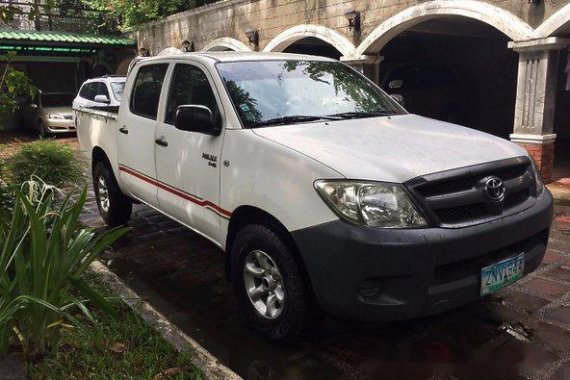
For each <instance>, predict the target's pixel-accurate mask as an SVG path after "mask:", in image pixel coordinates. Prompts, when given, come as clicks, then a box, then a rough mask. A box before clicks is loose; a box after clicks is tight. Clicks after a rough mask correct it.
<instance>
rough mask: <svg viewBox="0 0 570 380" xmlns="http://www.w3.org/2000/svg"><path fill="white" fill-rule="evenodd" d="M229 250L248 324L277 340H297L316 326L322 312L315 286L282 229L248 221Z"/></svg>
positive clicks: (241, 304)
mask: <svg viewBox="0 0 570 380" xmlns="http://www.w3.org/2000/svg"><path fill="white" fill-rule="evenodd" d="M230 254H231V259H232V279H233V282H234V291H235V293H236V296H237V299H238V302H239V305H240V308H241V312H242V315H243V317H244V319H245V321H246V322H247V323H248V324H249V325H251V326H252V327H253V328H254V329H256V330H258V331H260V332H261V333H262V334H263V335H264V336H265V337H266V338H268V339H270V340H273V341H278V342H290V341H293V340H295V339H296V338H298V337H299V336H300V334H301V333H302V332H303V331H305V330H306V329H308V328H309V327H313V326H314V323H313V322H314V321H315V319H316V316H317V315H318V312H317V311H316V310H317V307H316V303H315V302H314V298H313V297H312V292H311V289H310V288H309V286H308V284H307V283H306V281H305V280H304V278H303V276H302V274H301V273H302V272H301V269H300V268H299V266H298V264H297V262H296V261H295V259H294V256H293V252H292V251H291V249H290V248H289V247H288V246H287V244H285V242H284V239H283V238H282V237H281V235H280V234H279V233H278V232H276V231H274V230H273V229H270V228H268V227H266V226H262V225H256V224H252V225H248V226H246V227H244V228H242V229H241V230H240V231H239V232H238V234H237V236H236V239H235V240H234V243H233V244H232V249H231V252H230Z"/></svg>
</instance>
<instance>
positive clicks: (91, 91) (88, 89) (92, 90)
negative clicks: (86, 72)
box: [79, 82, 99, 100]
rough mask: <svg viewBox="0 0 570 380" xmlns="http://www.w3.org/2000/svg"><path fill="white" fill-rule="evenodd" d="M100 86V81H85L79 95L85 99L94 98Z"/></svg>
mask: <svg viewBox="0 0 570 380" xmlns="http://www.w3.org/2000/svg"><path fill="white" fill-rule="evenodd" d="M98 87H99V82H89V83H85V84H84V85H83V87H81V90H80V91H79V96H81V97H82V98H83V99H87V100H93V99H95V95H97V88H98Z"/></svg>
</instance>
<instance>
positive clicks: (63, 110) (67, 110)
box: [42, 106, 73, 115]
mask: <svg viewBox="0 0 570 380" xmlns="http://www.w3.org/2000/svg"><path fill="white" fill-rule="evenodd" d="M42 110H43V112H45V113H46V114H48V113H60V114H62V115H71V114H73V110H72V109H71V106H57V107H43V108H42Z"/></svg>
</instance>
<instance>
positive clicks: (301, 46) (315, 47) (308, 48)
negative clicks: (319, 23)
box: [283, 37, 342, 60]
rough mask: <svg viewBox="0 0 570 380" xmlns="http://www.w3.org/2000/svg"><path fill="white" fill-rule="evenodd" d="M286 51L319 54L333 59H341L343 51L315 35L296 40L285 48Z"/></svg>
mask: <svg viewBox="0 0 570 380" xmlns="http://www.w3.org/2000/svg"><path fill="white" fill-rule="evenodd" d="M283 52H285V53H295V54H308V55H318V56H321V57H327V58H332V59H337V60H338V59H340V57H341V56H342V53H341V52H340V51H338V50H337V49H336V48H335V47H334V46H332V45H331V44H329V43H327V42H325V41H323V40H320V39H318V38H315V37H306V38H302V39H300V40H298V41H295V42H294V43H292V44H291V45H289V46H287V48H285V49H284V50H283Z"/></svg>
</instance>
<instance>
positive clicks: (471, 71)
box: [356, 0, 532, 138]
mask: <svg viewBox="0 0 570 380" xmlns="http://www.w3.org/2000/svg"><path fill="white" fill-rule="evenodd" d="M531 33H532V28H531V27H530V26H528V25H527V24H526V23H524V22H523V21H522V20H520V19H518V18H517V17H516V16H514V15H512V14H511V13H509V12H507V11H505V10H503V9H500V8H497V7H494V6H492V5H490V4H487V3H483V2H479V1H469V0H465V1H462V0H457V1H447V0H441V1H432V2H428V3H423V4H421V5H418V6H415V7H411V8H409V9H407V10H405V11H403V12H401V13H399V14H397V15H395V16H393V17H391V18H390V19H388V20H386V21H385V22H383V23H382V24H381V25H379V26H378V27H377V28H376V29H375V30H373V31H372V32H371V33H370V34H369V35H368V37H367V38H366V39H365V40H364V41H363V42H362V44H361V45H360V46H359V47H358V48H357V50H356V54H357V56H358V55H362V54H368V55H375V54H379V55H381V56H382V57H383V60H382V61H381V62H380V64H379V65H378V68H377V69H378V71H379V75H378V78H379V85H380V86H381V87H382V88H383V89H384V90H386V91H387V92H388V93H390V94H397V95H401V96H402V97H403V101H404V105H405V107H406V108H407V109H408V110H409V111H410V112H413V113H417V114H420V115H424V116H427V117H432V118H436V119H440V120H444V121H449V122H454V123H458V124H462V125H465V126H468V127H472V128H475V129H478V130H482V131H485V132H488V133H491V134H494V135H497V136H500V137H504V138H508V137H509V134H510V133H512V130H513V122H514V110H515V100H516V88H517V87H516V86H517V68H518V54H517V53H516V52H514V51H512V50H511V49H509V48H508V47H507V44H508V42H509V41H511V40H513V39H521V38H523V39H524V38H527V37H528V36H529V35H530V34H531Z"/></svg>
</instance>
